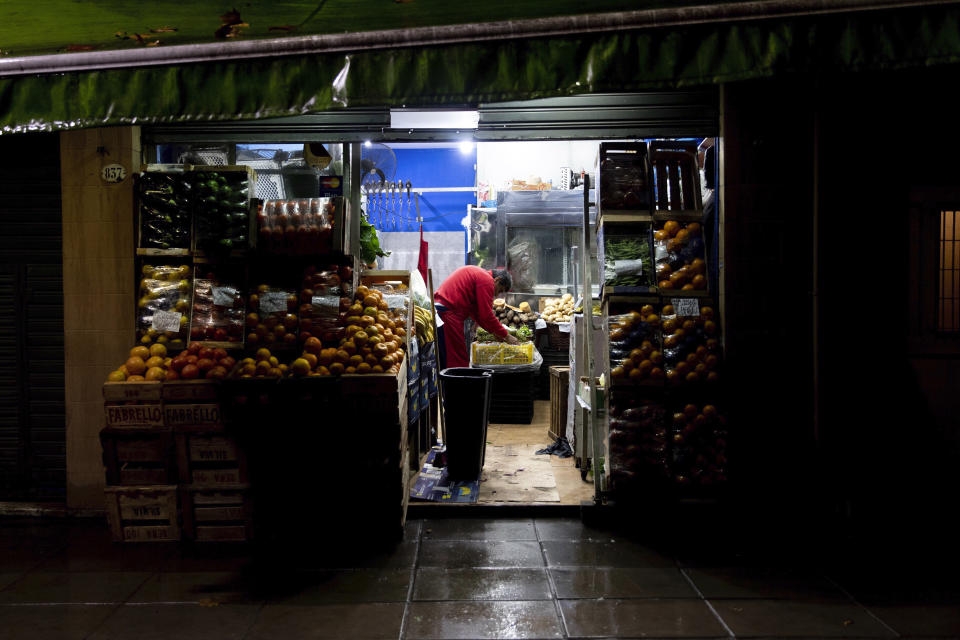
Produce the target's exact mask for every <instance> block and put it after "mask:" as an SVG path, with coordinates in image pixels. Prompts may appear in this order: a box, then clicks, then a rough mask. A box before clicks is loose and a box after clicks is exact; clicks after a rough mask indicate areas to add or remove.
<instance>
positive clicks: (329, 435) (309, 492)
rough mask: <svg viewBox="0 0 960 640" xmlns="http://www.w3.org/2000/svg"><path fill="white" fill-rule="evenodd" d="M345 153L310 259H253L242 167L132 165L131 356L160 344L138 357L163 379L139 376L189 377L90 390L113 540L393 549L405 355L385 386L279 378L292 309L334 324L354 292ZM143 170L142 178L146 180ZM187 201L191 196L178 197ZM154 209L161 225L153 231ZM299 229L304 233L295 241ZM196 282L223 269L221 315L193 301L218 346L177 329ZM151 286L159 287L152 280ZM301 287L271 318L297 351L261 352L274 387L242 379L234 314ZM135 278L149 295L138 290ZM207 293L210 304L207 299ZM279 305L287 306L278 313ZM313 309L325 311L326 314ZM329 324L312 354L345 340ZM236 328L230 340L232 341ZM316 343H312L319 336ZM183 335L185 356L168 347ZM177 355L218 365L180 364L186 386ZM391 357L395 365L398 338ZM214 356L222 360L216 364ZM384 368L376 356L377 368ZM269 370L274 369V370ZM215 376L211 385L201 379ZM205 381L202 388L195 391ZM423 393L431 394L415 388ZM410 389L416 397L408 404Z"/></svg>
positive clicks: (353, 183)
mask: <svg viewBox="0 0 960 640" xmlns="http://www.w3.org/2000/svg"><path fill="white" fill-rule="evenodd" d="M359 149H360V145H359V144H350V145H346V148H345V149H344V163H345V165H344V166H345V168H346V169H348V174H347V175H345V176H344V189H343V193H344V196H343V197H340V196H336V198H335V199H334V200H333V201H332V202H331V201H330V200H327V201H325V202H326V205H325V206H326V209H324V216H326V217H325V218H323V219H324V220H331V219H332V231H331V233H330V235H329V236H323V235H322V234H323V228H321V229H320V232H321V235H320V238H321V239H322V240H323V242H326V239H327V238H329V242H330V246H329V249H328V250H327V251H326V252H324V253H317V252H316V251H300V250H299V249H302V248H304V245H303V243H300V244H296V243H295V244H293V245H291V246H289V247H287V246H279V245H273V246H266V245H264V246H258V242H257V240H258V236H259V235H260V234H259V233H258V231H259V229H258V227H259V225H262V224H264V221H263V219H262V218H260V216H259V215H258V212H259V211H260V207H261V204H260V202H259V201H257V200H256V199H255V198H253V197H252V196H253V195H254V184H255V173H254V172H253V171H252V170H251V169H249V168H248V167H246V166H227V167H224V166H203V167H199V166H191V165H147V166H144V167H143V168H142V169H143V172H144V175H141V176H139V178H138V189H137V201H136V208H135V211H134V215H135V219H136V228H137V235H136V239H135V240H136V247H137V248H136V267H137V271H136V276H135V277H136V278H137V281H138V282H140V281H141V278H142V279H143V280H144V283H141V291H140V293H139V295H138V299H137V301H136V305H137V315H136V317H137V318H138V344H139V345H140V346H143V347H145V348H147V349H148V351H149V348H152V347H154V346H155V345H158V344H164V345H165V346H166V345H170V349H168V350H167V353H166V354H163V350H159V349H157V352H158V353H160V354H163V355H162V356H155V355H154V354H153V352H150V354H151V355H150V358H149V359H150V360H152V359H153V358H156V360H157V362H158V363H160V362H161V361H162V366H160V365H159V364H149V365H147V367H152V368H153V369H159V370H161V374H160V377H161V378H162V377H163V376H164V375H165V374H170V373H171V372H173V373H176V372H183V373H184V378H199V379H176V380H173V379H170V378H169V376H168V379H167V380H166V381H162V382H161V381H159V380H158V379H152V380H149V381H148V380H140V381H135V380H136V378H134V377H133V375H139V373H138V372H137V370H136V369H131V370H130V371H127V370H126V369H125V368H123V367H121V369H123V371H122V372H121V371H120V370H118V372H115V373H122V374H123V375H121V377H120V379H121V380H123V379H124V378H125V377H127V376H129V377H130V379H129V380H127V381H124V382H107V383H105V384H104V385H103V397H104V425H105V428H104V429H103V431H102V432H101V442H102V446H103V462H104V469H105V474H106V479H107V488H106V491H105V500H106V504H107V512H108V516H109V520H110V526H111V535H112V537H113V539H114V540H117V541H130V542H133V541H146V540H171V541H172V540H181V539H186V540H191V541H196V542H208V541H209V542H219V541H223V542H226V541H251V540H255V539H257V538H258V537H260V538H262V540H263V541H264V542H265V543H266V544H274V543H275V544H277V545H281V546H282V545H285V544H289V543H291V542H294V541H302V542H304V543H308V544H310V543H315V542H316V540H317V539H318V538H320V537H327V534H333V533H335V532H339V533H340V534H341V535H344V534H346V535H348V536H349V537H351V538H357V537H364V536H366V537H370V538H374V539H379V540H384V539H391V540H392V539H397V538H398V537H399V536H400V535H401V534H402V529H403V524H404V522H405V518H406V505H407V501H408V499H407V494H408V491H409V474H408V471H407V467H408V466H409V465H410V457H409V456H410V453H409V451H408V448H407V441H408V400H409V398H408V367H409V366H412V367H413V370H414V371H416V368H417V366H418V365H419V360H416V361H415V362H410V360H411V358H409V357H406V358H405V362H404V366H402V367H400V368H399V373H398V374H392V373H368V374H364V375H359V374H355V375H351V374H344V375H340V376H334V375H327V376H323V375H320V376H319V377H313V376H311V377H306V376H305V377H295V376H293V375H291V374H292V373H293V370H291V369H289V368H288V363H289V365H292V361H293V360H294V359H295V358H296V357H298V356H297V354H298V353H300V350H302V349H304V346H303V343H304V342H305V341H306V340H307V335H306V334H301V333H300V332H301V331H306V330H307V329H304V327H305V326H306V325H305V324H304V323H303V322H302V320H303V319H304V316H303V315H302V313H300V311H302V310H301V308H300V307H302V306H303V305H313V306H314V309H321V311H322V310H323V309H324V307H323V306H322V305H328V306H332V308H333V310H334V311H342V310H343V309H345V308H346V307H345V306H344V303H343V297H344V296H345V295H349V296H352V295H353V292H354V291H355V290H356V287H357V286H358V284H359V282H360V281H361V274H360V270H359V266H360V265H359V261H358V259H357V258H356V256H357V254H358V247H359V245H358V242H359V234H358V229H359V214H358V211H359V206H358V203H359V196H358V193H359V162H352V163H351V162H350V159H351V158H354V159H357V160H358V159H359ZM148 173H150V174H151V175H145V174H148ZM174 179H175V180H174ZM151 180H153V181H152V182H151ZM177 180H179V182H176V181H177ZM190 180H193V181H194V182H193V183H191V184H192V186H189V185H188V186H185V185H187V181H190ZM197 180H200V181H201V182H199V183H198V182H196V181H197ZM204 180H205V181H206V182H203V181H204ZM198 184H199V185H200V187H198V186H197V185H198ZM191 189H192V190H193V191H192V193H200V195H201V196H202V199H199V198H197V197H194V196H191V195H189V194H190V193H191ZM354 192H356V193H354ZM298 202H299V201H298ZM164 212H173V213H172V214H171V215H170V216H168V217H166V218H165V213H164ZM310 215H311V216H312V215H313V213H312V211H311V214H310ZM171 220H172V221H173V223H172V224H171V223H170V221H171ZM218 225H222V227H223V228H224V229H225V230H226V231H225V234H226V235H224V236H223V237H226V238H228V239H230V242H226V243H224V242H220V241H219V240H220V237H219V236H218V234H217V229H219V228H220V226H218ZM174 227H176V228H174ZM291 228H292V229H293V230H294V231H296V230H297V227H291ZM327 228H328V229H330V227H329V226H328V227H327ZM313 229H314V228H313V227H310V228H307V227H306V225H304V233H305V234H309V233H312V230H313ZM285 231H289V229H285ZM227 232H229V233H227ZM231 234H232V235H231ZM171 238H176V239H177V243H179V244H182V246H161V245H163V244H164V243H167V244H169V241H170V240H171ZM204 238H206V242H204ZM323 246H324V247H325V246H326V245H323ZM310 247H313V245H310ZM168 265H169V266H168ZM308 267H310V268H311V269H312V270H308V269H307V268H308ZM324 269H326V271H324ZM321 271H324V273H328V272H329V273H332V274H333V276H331V277H334V276H335V277H336V278H337V279H336V285H337V286H336V288H335V289H332V290H331V291H330V292H329V293H328V292H327V289H326V288H325V287H326V283H325V282H324V281H322V280H321V283H322V284H321V285H318V286H317V288H313V284H314V283H315V280H313V279H311V280H310V281H309V283H308V282H307V278H308V276H312V275H313V274H316V275H318V276H321V275H322V274H321ZM348 271H349V272H350V275H349V276H348V275H347V272H348ZM208 272H209V273H212V274H215V275H217V276H218V278H223V276H224V273H223V272H228V275H229V277H226V278H223V280H219V279H218V280H217V281H216V282H218V283H220V282H222V283H223V286H230V287H231V292H230V293H229V294H228V295H230V296H231V297H232V299H234V300H235V302H234V303H230V302H229V299H228V302H223V295H227V294H224V293H223V292H214V291H213V290H212V288H210V289H208V290H207V292H206V293H205V294H204V295H207V296H209V297H210V299H208V300H205V301H204V303H205V304H206V305H207V308H208V309H214V308H222V309H220V312H222V315H221V316H220V317H222V318H224V319H225V320H224V321H223V322H221V321H219V320H217V318H213V317H212V316H211V318H212V320H213V321H210V322H208V321H207V320H206V317H205V319H204V326H217V327H230V332H229V333H228V335H229V336H230V337H231V339H229V340H224V339H219V337H220V336H222V335H223V334H222V333H221V334H219V335H218V334H207V333H203V334H196V333H194V334H192V335H191V333H190V331H189V328H191V327H192V325H193V323H194V320H195V319H196V314H195V312H196V311H197V308H198V302H199V301H198V290H199V288H198V281H199V280H208V279H209V278H206V276H207V274H208ZM161 273H162V274H164V275H156V274H161ZM187 274H189V275H187ZM300 274H304V275H303V276H302V281H301V284H302V286H301V287H294V288H293V292H295V293H291V294H289V295H288V300H287V303H288V305H289V304H293V303H294V302H296V303H297V305H298V307H297V313H293V312H291V310H290V308H289V306H287V308H285V309H282V310H280V311H279V313H281V314H286V316H284V317H283V319H282V321H283V322H286V321H288V320H290V317H288V316H292V317H293V320H295V321H296V323H297V325H296V327H294V326H293V324H292V323H291V324H290V325H289V326H288V327H287V328H288V329H289V331H288V332H289V333H293V332H294V331H296V333H297V340H295V341H294V340H285V341H281V340H280V339H279V338H280V337H282V335H286V334H282V333H281V332H280V331H279V329H280V327H279V326H277V325H271V329H273V328H275V329H276V331H275V334H276V338H277V339H276V341H275V342H274V341H271V344H270V354H271V356H272V357H276V361H273V362H272V363H271V364H270V366H271V367H272V368H273V367H277V369H276V370H277V371H278V372H280V373H281V374H285V375H281V376H274V377H247V378H243V377H241V374H240V370H241V361H242V360H243V358H244V356H247V355H249V356H252V355H253V354H254V351H255V350H256V348H258V347H259V346H263V345H255V344H254V340H253V339H252V338H251V344H245V338H246V337H247V333H248V330H249V331H250V332H251V334H252V329H253V327H254V325H253V324H249V323H250V322H251V319H250V318H249V317H248V316H249V315H251V309H250V308H248V306H249V304H252V301H251V300H248V293H250V292H251V291H252V290H253V286H254V284H255V282H257V279H259V280H260V281H262V282H263V283H264V286H266V285H270V286H273V282H272V280H273V279H274V277H276V278H277V280H278V282H279V281H282V282H293V281H295V280H294V279H295V278H300V277H301V276H300ZM322 277H323V278H326V277H327V276H325V275H324V276H322ZM362 278H363V282H365V283H369V284H370V285H373V284H381V283H388V282H402V283H403V284H404V285H405V286H409V272H377V271H370V272H366V273H364V274H363V276H362ZM148 279H149V280H155V281H157V282H158V283H159V285H163V286H162V287H161V286H159V285H157V286H156V287H154V288H153V289H149V290H148V289H147V288H146V286H147V285H146V284H145V281H146V280H148ZM151 286H154V285H151ZM218 286H220V285H218ZM163 287H166V288H167V289H172V290H174V291H176V295H173V296H172V297H169V296H168V297H162V296H163V295H167V294H164V293H163V291H165V290H167V289H164V288H163ZM311 288H313V290H310V289H311ZM321 289H322V291H323V293H320V291H321ZM282 290H283V289H281V291H282ZM259 291H260V290H258V292H259ZM272 291H274V290H273V289H271V290H268V291H267V292H268V293H269V292H272ZM156 292H160V293H156ZM218 295H219V296H220V299H219V300H216V301H213V302H211V300H213V299H214V298H216V296H218ZM293 295H297V298H298V299H297V300H295V301H294V300H292V297H293ZM304 296H306V297H304ZM318 296H319V298H322V299H319V298H318ZM273 298H277V296H273ZM273 298H270V300H273ZM327 298H331V299H332V300H333V304H332V305H330V303H329V301H328V300H327ZM278 299H279V298H278ZM318 299H319V301H318ZM174 303H176V314H174V308H173V305H174ZM337 303H339V309H338V307H337ZM165 305H166V306H165ZM271 305H273V302H271ZM273 306H276V305H273ZM273 306H271V307H269V310H268V308H267V307H264V306H263V305H260V306H259V307H257V309H254V311H258V312H259V315H260V317H266V315H265V314H268V313H270V312H274V311H277V310H278V309H274V308H273ZM348 306H349V305H348ZM157 309H159V310H161V311H166V310H167V309H169V311H168V312H167V315H169V316H171V317H172V319H170V318H167V317H165V316H164V315H163V314H160V313H158V311H157ZM224 309H226V310H227V311H224ZM230 309H234V311H229V310H230ZM411 310H412V302H408V303H407V307H406V318H405V320H404V322H405V326H406V327H407V328H411V327H412V323H411V321H410V318H411ZM204 313H208V314H212V313H217V312H216V311H205V312H204ZM315 313H316V311H315ZM151 315H152V316H153V319H152V320H151V319H150V316H151ZM254 315H256V314H254ZM335 315H336V314H335ZM344 315H345V314H344ZM158 317H159V318H160V319H161V320H162V322H158ZM306 317H307V318H311V319H313V322H314V323H315V324H314V326H315V327H318V326H321V323H320V320H319V318H320V317H321V316H318V315H313V316H311V315H307V316H306ZM342 319H343V315H340V316H339V317H335V318H334V320H335V321H336V322H338V323H339V322H340V321H341V320H342ZM184 320H185V325H186V327H187V328H188V329H187V330H184V328H183V327H184ZM238 320H239V322H238ZM257 321H258V320H254V322H257ZM397 321H398V322H399V321H400V319H398V320H397ZM230 323H232V324H230ZM158 326H159V328H158ZM323 326H327V325H323ZM365 326H366V325H365ZM174 327H176V329H174ZM337 327H340V329H339V333H338V332H337V331H331V332H330V333H331V336H332V337H330V338H328V337H326V334H324V337H323V340H324V341H325V347H329V346H330V345H331V342H332V340H336V339H338V336H341V335H343V333H342V332H343V329H342V327H343V325H342V324H337ZM390 327H393V325H392V324H390ZM236 328H239V332H237V333H236V334H235V333H233V332H234V331H235V329H236ZM315 330H316V331H317V332H318V336H319V332H320V331H321V329H319V328H318V329H315ZM323 330H327V329H323ZM258 335H259V334H258ZM191 337H192V339H191ZM181 338H182V340H183V343H182V344H179V343H177V342H176V341H177V340H179V339H181ZM211 338H212V339H211ZM318 339H319V338H318ZM190 344H197V345H201V346H202V347H203V348H207V349H210V350H211V353H212V352H213V351H212V350H215V349H223V350H226V351H227V353H223V352H219V355H216V356H207V355H202V356H200V358H208V359H210V358H213V360H211V361H210V362H209V363H207V364H206V365H205V367H206V368H200V367H198V366H196V365H201V366H203V360H202V359H198V358H195V360H194V361H192V363H191V364H194V367H195V370H194V371H193V372H192V375H191V376H187V375H186V372H187V371H188V370H187V369H186V368H177V369H173V368H172V362H173V360H174V359H175V356H177V357H186V355H184V356H178V353H179V351H180V350H181V349H183V348H184V346H187V345H190ZM332 344H336V343H332ZM414 344H416V342H415V341H414ZM370 346H371V347H372V346H373V344H372V343H371V345H370ZM389 346H390V347H393V346H394V345H393V344H391V345H389ZM403 346H405V347H406V354H408V356H409V354H410V351H411V350H410V338H409V334H407V337H406V344H405V345H403ZM192 348H194V347H191V349H192ZM196 348H199V347H196ZM294 349H296V350H297V351H294ZM144 353H147V352H146V351H145V352H144ZM190 353H191V354H193V353H194V352H193V351H191V352H190ZM201 353H202V352H201ZM133 355H134V354H133V353H131V356H132V358H131V362H132V361H133ZM370 355H371V356H372V355H373V354H370ZM377 357H378V358H379V356H377ZM142 359H143V360H144V361H146V360H148V357H147V356H146V355H144V356H143V358H142ZM227 359H230V360H232V363H230V364H226V363H227ZM389 361H390V360H389V359H386V358H384V359H383V363H387V362H389ZM221 363H223V366H220V364H221ZM280 363H283V366H284V368H285V369H280V368H279V366H280ZM131 366H133V365H131ZM137 366H143V365H142V364H140V365H137ZM181 366H183V365H181ZM218 366H219V368H220V370H221V373H220V374H218V375H216V376H214V374H215V373H217V367H218ZM384 368H389V367H387V366H386V365H385V366H384ZM197 369H199V371H197ZM227 369H232V370H227ZM360 370H361V372H363V370H364V368H362V367H361V368H360ZM373 370H374V371H377V370H378V369H377V368H374V369H373ZM204 372H205V373H208V374H210V378H206V379H204V376H205V373H204ZM318 372H319V369H317V370H316V371H312V373H318ZM146 373H148V374H149V373H151V372H150V371H148V372H146ZM112 376H113V374H111V377H112ZM148 377H149V376H148ZM173 377H177V376H173ZM423 390H424V391H428V390H429V389H428V387H427V386H425V387H424V388H423ZM420 391H421V389H420V387H419V386H418V387H417V395H416V396H415V399H416V400H418V401H419V400H420ZM426 415H429V412H426ZM397 491H399V492H400V495H399V496H398V495H397ZM331 519H340V520H341V521H344V522H346V521H349V522H350V526H349V527H330V526H329V525H330V520H331ZM358 528H361V529H363V530H362V531H358Z"/></svg>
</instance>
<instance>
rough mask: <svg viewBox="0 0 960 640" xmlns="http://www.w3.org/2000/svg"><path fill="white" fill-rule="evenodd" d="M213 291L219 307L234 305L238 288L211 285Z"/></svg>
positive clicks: (215, 301)
mask: <svg viewBox="0 0 960 640" xmlns="http://www.w3.org/2000/svg"><path fill="white" fill-rule="evenodd" d="M210 291H211V292H212V293H213V304H214V305H215V306H217V307H232V306H233V301H234V299H235V298H236V297H237V290H236V289H234V288H233V287H210Z"/></svg>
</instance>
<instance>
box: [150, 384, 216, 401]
mask: <svg viewBox="0 0 960 640" xmlns="http://www.w3.org/2000/svg"><path fill="white" fill-rule="evenodd" d="M217 388H218V383H217V382H216V381H215V380H172V381H170V382H164V383H163V388H162V390H161V397H162V398H163V401H164V402H197V401H200V400H209V401H216V400H217V397H218V396H217Z"/></svg>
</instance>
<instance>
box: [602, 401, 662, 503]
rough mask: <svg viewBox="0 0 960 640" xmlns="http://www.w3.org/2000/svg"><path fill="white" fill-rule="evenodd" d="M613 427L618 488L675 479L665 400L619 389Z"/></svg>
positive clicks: (614, 476)
mask: <svg viewBox="0 0 960 640" xmlns="http://www.w3.org/2000/svg"><path fill="white" fill-rule="evenodd" d="M609 427H610V431H609V433H608V443H609V451H610V479H611V482H612V484H613V488H614V489H615V490H623V489H628V488H631V487H632V486H633V485H634V483H636V482H639V481H643V482H649V481H651V480H652V481H661V482H663V481H667V480H670V479H672V477H673V473H672V466H671V465H672V461H673V456H672V451H671V441H672V434H671V433H670V432H669V430H668V428H667V423H666V408H665V407H664V406H663V405H662V404H661V403H659V402H657V401H654V400H650V399H646V398H640V397H637V396H636V395H634V394H633V393H632V392H623V391H620V392H615V393H614V394H613V395H612V396H611V399H610V422H609Z"/></svg>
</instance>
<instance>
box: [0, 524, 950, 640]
mask: <svg viewBox="0 0 960 640" xmlns="http://www.w3.org/2000/svg"><path fill="white" fill-rule="evenodd" d="M107 538H108V536H107V531H106V528H105V526H104V525H103V524H102V523H101V522H99V521H93V520H91V521H72V522H71V521H56V522H37V521H35V520H34V521H31V520H3V519H0V638H3V639H4V640H19V639H21V638H28V639H29V640H46V639H50V638H56V639H74V638H76V639H78V640H79V639H90V640H108V639H128V638H136V639H138V640H149V639H153V638H157V639H160V638H177V639H178V640H193V639H194V638H196V639H202V640H216V639H219V638H230V639H250V640H252V639H261V638H263V639H282V640H299V639H301V638H338V639H343V638H390V639H398V638H399V639H404V638H406V639H410V640H421V639H437V640H441V639H470V638H475V639H479V638H774V637H776V638H897V637H909V638H920V637H941V638H942V637H951V638H957V637H960V585H958V584H957V582H956V580H955V577H956V572H955V571H953V570H951V569H949V568H948V567H940V568H936V567H933V568H931V567H930V566H929V565H925V569H926V570H925V571H913V570H911V568H910V565H909V563H908V564H907V565H906V567H905V568H904V567H903V566H901V567H900V568H901V569H904V570H900V571H897V572H891V571H890V570H889V567H888V566H887V565H886V564H885V563H884V562H883V559H882V558H876V561H875V562H870V561H868V562H866V563H844V562H843V561H842V559H839V561H838V558H826V557H817V556H816V555H815V554H813V555H812V556H811V555H810V554H797V553H777V552H773V553H771V552H770V550H769V549H765V550H762V551H758V552H756V553H749V552H744V551H743V550H742V549H739V548H734V547H731V546H729V545H727V544H725V543H724V544H717V545H713V546H709V545H706V546H703V547H697V546H696V545H694V546H691V545H690V544H689V543H685V544H677V543H672V544H671V543H670V542H666V543H665V542H663V541H662V540H661V541H658V540H652V541H651V540H645V541H644V540H638V539H637V538H636V536H633V535H631V534H630V533H629V532H624V531H617V530H616V529H614V530H610V529H605V528H595V527H591V526H588V525H585V524H583V523H581V522H580V520H578V519H572V518H536V519H535V518H508V519H483V518H469V519H429V520H414V521H411V522H409V523H408V524H407V527H406V531H405V535H404V539H403V541H401V542H399V543H398V544H397V545H396V546H395V547H392V548H390V549H389V550H387V551H376V550H374V551H371V550H367V551H350V550H347V549H342V548H338V549H334V550H331V552H330V553H324V554H315V555H312V556H310V555H303V554H300V555H291V556H284V557H285V558H290V557H296V558H297V560H296V561H291V560H277V559H276V558H275V557H271V558H270V560H267V561H264V559H263V557H262V556H260V555H259V553H254V550H252V549H250V548H247V547H243V546H241V547H231V546H226V547H223V546H220V547H200V548H196V547H190V546H188V545H181V544H148V545H116V544H112V543H110V542H109V541H108V539H107Z"/></svg>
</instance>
